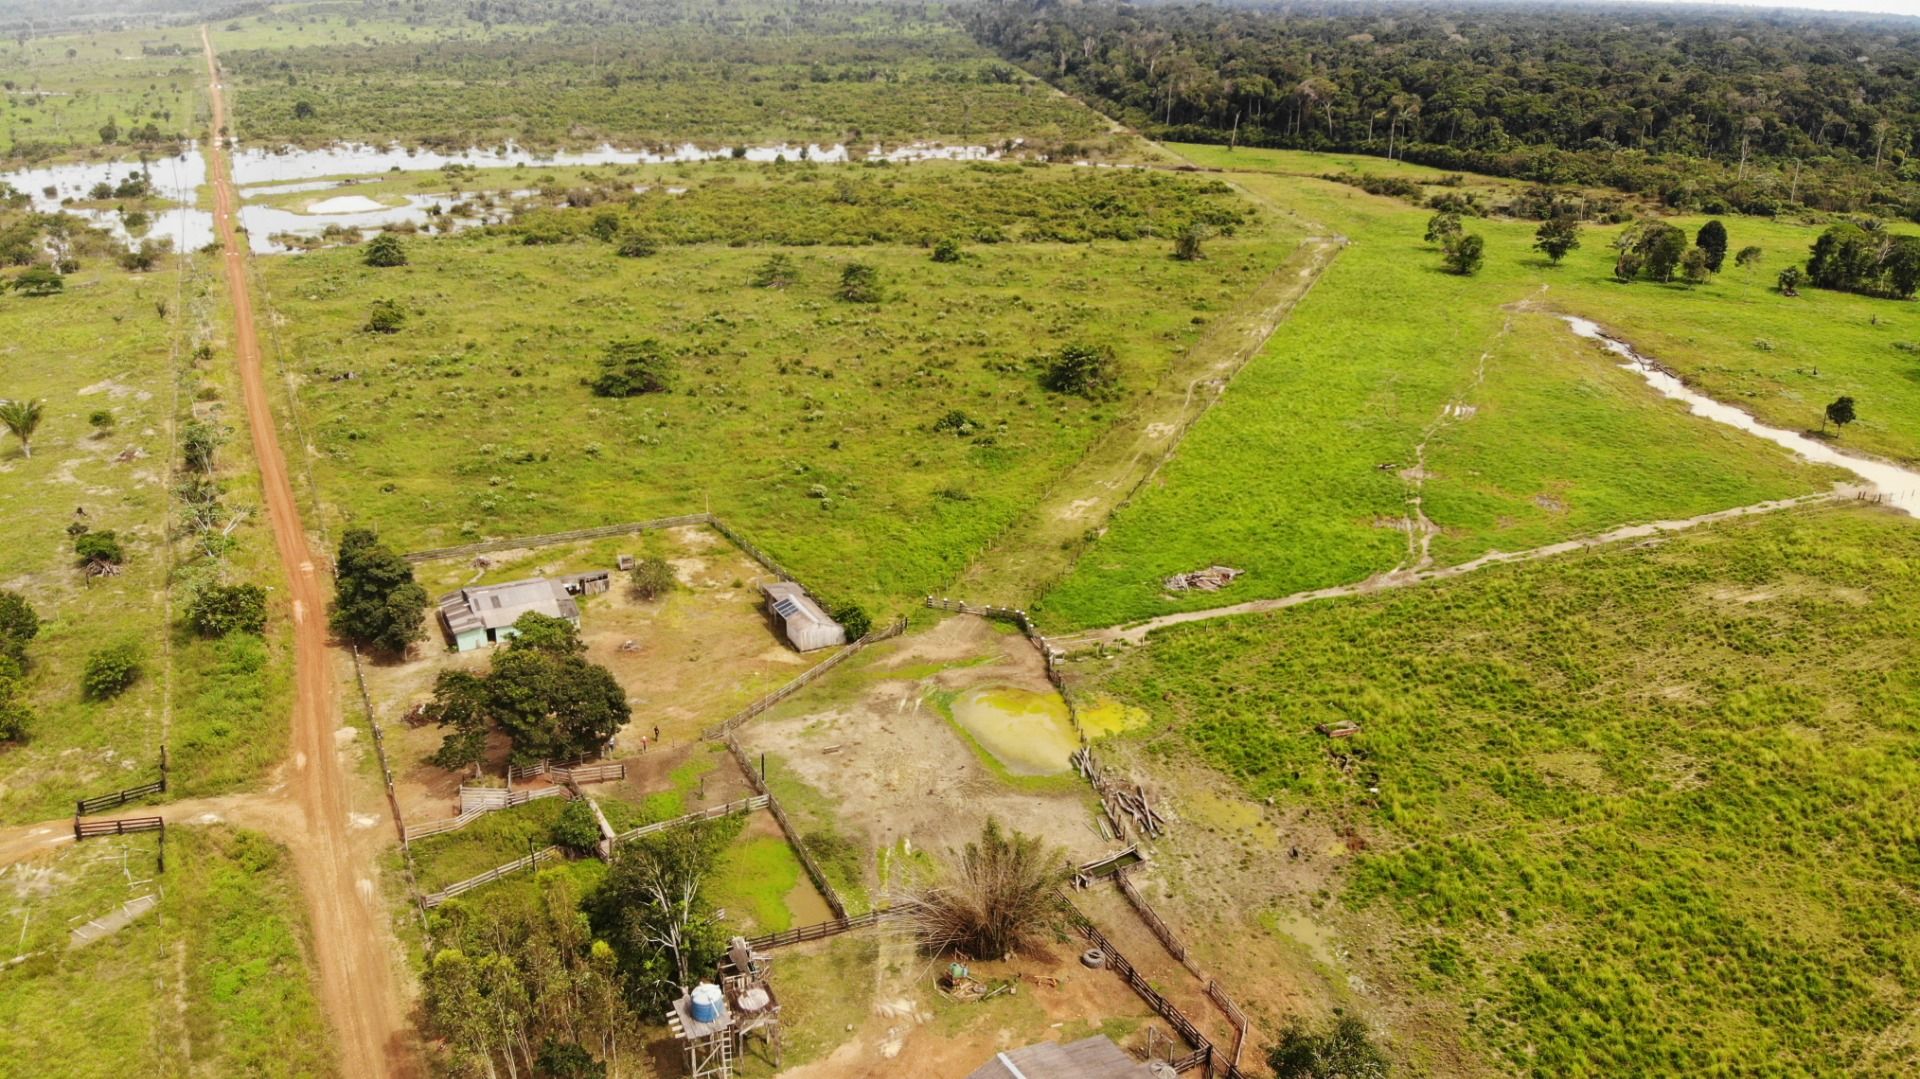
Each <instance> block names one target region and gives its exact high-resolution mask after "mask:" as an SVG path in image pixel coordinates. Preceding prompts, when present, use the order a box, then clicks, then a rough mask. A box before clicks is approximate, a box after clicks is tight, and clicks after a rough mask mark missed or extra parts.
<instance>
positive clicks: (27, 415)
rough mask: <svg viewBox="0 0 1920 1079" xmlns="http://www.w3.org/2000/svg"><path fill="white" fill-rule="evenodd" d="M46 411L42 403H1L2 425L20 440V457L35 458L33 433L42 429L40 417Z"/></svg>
mask: <svg viewBox="0 0 1920 1079" xmlns="http://www.w3.org/2000/svg"><path fill="white" fill-rule="evenodd" d="M44 411H45V402H42V401H26V400H19V401H5V402H0V425H4V426H5V427H6V429H7V430H8V431H9V432H11V433H12V434H13V437H15V438H17V439H19V440H20V455H21V456H22V457H29V458H30V457H32V456H33V433H34V432H35V431H38V430H39V429H40V417H41V415H42V414H43V412H44Z"/></svg>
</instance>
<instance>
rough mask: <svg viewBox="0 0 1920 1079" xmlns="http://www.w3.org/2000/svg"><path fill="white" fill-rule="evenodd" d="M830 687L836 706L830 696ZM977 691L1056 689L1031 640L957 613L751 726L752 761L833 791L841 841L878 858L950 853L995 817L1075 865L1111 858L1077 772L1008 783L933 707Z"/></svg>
mask: <svg viewBox="0 0 1920 1079" xmlns="http://www.w3.org/2000/svg"><path fill="white" fill-rule="evenodd" d="M832 687H838V689H839V693H838V695H837V699H836V697H830V696H827V695H826V694H827V693H828V692H829V690H830V689H831V688H832ZM979 687H1010V688H1016V689H1025V690H1030V691H1035V692H1041V691H1050V689H1051V687H1049V686H1048V684H1047V681H1046V677H1045V674H1044V673H1043V670H1042V667H1041V664H1040V657H1039V655H1038V654H1037V653H1035V652H1034V650H1033V647H1032V646H1031V645H1029V644H1028V643H1027V642H1026V640H1025V639H1024V638H1022V637H1020V636H1017V635H1010V634H1004V633H1000V632H998V631H996V630H995V628H994V627H993V626H992V625H991V624H990V623H987V622H985V621H983V620H981V619H978V618H971V617H965V616H961V617H954V618H949V619H946V620H944V621H942V622H941V623H939V624H938V625H936V626H934V627H933V628H931V629H929V630H926V631H925V632H921V633H915V634H912V635H909V636H907V637H903V638H901V639H899V640H897V641H891V642H888V643H886V644H882V645H876V646H874V647H873V648H872V649H871V650H870V651H869V652H868V653H867V654H864V655H862V656H859V657H857V658H856V659H855V660H854V661H853V662H852V663H851V664H849V665H848V666H846V667H842V668H841V669H839V670H836V671H835V672H834V675H833V678H832V679H830V680H829V682H828V684H827V685H825V686H823V687H822V689H821V690H820V691H818V692H807V693H802V694H800V695H799V696H797V697H795V698H794V699H793V700H792V701H789V702H787V703H785V704H782V705H781V706H780V707H778V708H776V709H774V710H773V711H772V712H769V713H768V714H767V715H765V716H762V717H760V718H758V719H755V720H754V721H753V722H751V723H749V724H747V725H746V726H745V727H744V728H742V729H741V732H740V740H741V743H742V745H743V746H744V747H745V748H746V749H747V751H748V752H749V753H750V754H751V753H758V752H762V751H764V752H766V753H768V754H771V755H777V757H778V758H779V760H780V761H781V762H782V764H783V766H784V767H786V768H788V769H790V770H792V771H793V772H794V773H796V775H797V778H798V779H800V780H801V781H802V782H803V783H805V784H806V785H807V786H809V787H811V788H813V789H814V790H816V791H819V792H821V793H822V794H823V795H825V798H826V800H827V802H829V803H830V804H831V807H832V812H833V814H834V816H835V818H836V824H838V825H839V827H840V830H841V832H842V834H846V835H849V836H860V837H864V839H865V840H866V844H865V845H866V846H867V847H868V848H869V849H872V850H875V851H881V850H887V849H890V848H892V849H902V848H903V847H904V850H905V852H906V853H912V852H914V851H925V852H927V853H928V854H930V855H932V856H934V857H936V858H940V857H944V856H945V854H946V852H948V851H950V850H957V849H959V848H960V847H961V846H963V845H964V844H965V843H966V842H967V841H968V840H970V839H974V838H976V837H978V836H979V834H980V829H981V827H982V826H983V825H984V824H985V823H986V820H987V818H988V817H993V818H995V819H997V820H999V821H1000V822H1001V823H1002V824H1004V825H1007V826H1008V827H1011V828H1014V829H1016V830H1018V831H1021V832H1025V833H1027V834H1029V835H1035V836H1039V837H1041V838H1042V839H1043V840H1044V841H1046V842H1047V843H1048V844H1050V845H1054V846H1058V847H1060V848H1061V849H1062V850H1063V852H1064V853H1065V855H1066V856H1067V857H1068V858H1070V859H1073V860H1075V861H1085V860H1088V859H1091V858H1094V857H1097V856H1099V855H1100V854H1102V853H1105V852H1106V851H1107V848H1108V846H1109V844H1108V843H1107V842H1106V841H1105V840H1102V839H1101V838H1100V834H1099V832H1098V831H1097V830H1096V829H1095V827H1094V824H1093V817H1092V815H1091V814H1090V813H1089V812H1088V809H1087V806H1088V800H1089V798H1090V796H1091V795H1090V792H1089V790H1088V789H1087V788H1086V787H1085V786H1084V785H1082V784H1081V783H1080V782H1079V781H1078V779H1077V777H1074V776H1073V775H1072V773H1066V774H1064V775H1062V776H1060V777H1057V778H1056V777H1050V778H1049V781H1048V782H1046V783H1044V784H1021V785H1018V786H1016V785H1012V784H1009V783H1008V782H1007V781H1006V780H1004V779H1002V778H1000V777H999V776H998V775H996V774H995V772H994V770H993V769H992V768H991V767H990V766H989V765H988V764H987V763H985V762H984V761H983V760H982V759H981V757H980V755H979V753H978V752H977V751H976V750H975V749H974V748H973V747H972V746H970V745H969V744H968V743H967V742H966V741H965V740H964V739H963V738H962V736H961V735H960V734H959V733H958V732H956V731H955V730H954V728H953V726H952V724H951V723H949V722H948V721H947V719H946V718H945V717H943V716H942V715H941V714H940V712H939V711H938V710H937V709H936V708H935V707H934V706H933V704H932V703H931V702H930V701H929V700H928V698H929V696H930V695H932V694H935V693H941V692H946V693H958V692H965V691H967V690H970V689H974V688H979ZM834 747H838V748H837V749H835V748H834Z"/></svg>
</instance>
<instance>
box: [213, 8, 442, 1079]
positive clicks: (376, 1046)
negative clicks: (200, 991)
mask: <svg viewBox="0 0 1920 1079" xmlns="http://www.w3.org/2000/svg"><path fill="white" fill-rule="evenodd" d="M200 40H201V43H202V45H203V46H204V47H205V51H206V60H207V80H208V94H209V97H210V100H211V101H212V104H213V131H214V138H213V139H212V140H210V145H209V146H208V147H207V166H208V175H209V176H210V177H211V179H212V182H213V194H214V215H213V217H214V224H215V227H216V228H217V229H218V230H219V232H218V235H219V237H220V245H221V248H222V250H223V251H224V256H223V257H224V258H225V274H226V279H227V296H228V299H229V300H231V301H232V305H233V329H234V340H233V351H234V361H235V363H237V364H238V366H239V369H240V382H241V387H242V391H243V396H244V397H245V399H246V408H247V427H248V429H249V431H250V432H251V434H252V439H253V453H254V457H255V458H256V459H257V460H258V461H259V465H260V481H261V485H262V487H263V488H264V495H265V501H266V511H267V517H268V519H269V522H270V523H271V525H272V528H273V540H274V545H275V546H276V547H277V548H278V549H279V552H280V562H281V565H282V566H284V567H285V568H286V571H287V578H288V580H287V584H288V592H289V595H290V596H291V598H292V604H293V623H294V629H293V638H294V714H293V743H292V744H293V760H292V761H291V762H289V764H290V767H289V769H288V770H287V772H286V779H287V787H288V793H289V795H290V796H291V800H292V803H293V804H294V805H297V806H298V807H299V809H300V811H301V814H302V816H303V817H304V818H305V820H304V827H303V828H300V829H298V830H297V831H296V833H295V834H294V835H292V836H289V837H287V841H288V845H289V848H290V849H291V851H292V854H293V862H294V865H295V867H296V869H297V871H298V873H299V877H300V886H301V890H302V891H303V892H304V893H305V894H306V898H307V907H308V916H309V918H310V919H311V921H312V926H313V951H314V960H315V965H316V967H317V968H318V974H319V981H320V1002H321V1006H322V1008H323V1009H324V1010H325V1012H326V1015H327V1019H328V1021H329V1023H330V1024H331V1025H332V1027H333V1031H334V1035H335V1038H336V1039H337V1041H338V1055H339V1063H340V1071H341V1074H343V1075H348V1076H353V1077H354V1079H361V1077H368V1079H374V1077H383V1076H412V1075H417V1074H420V1073H421V1072H422V1071H423V1069H422V1068H421V1066H420V1062H419V1057H418V1053H417V1041H416V1039H415V1037H414V1033H413V1030H412V1029H411V1027H410V1025H409V1023H408V1022H407V1016H406V1010H405V1008H404V1006H403V1005H402V1003H401V993H400V989H399V984H398V981H397V978H396V972H395V970H394V962H393V949H392V945H391V943H390V942H391V939H392V938H391V935H390V934H389V933H388V931H387V930H388V926H387V921H386V915H385V912H384V910H383V909H382V905H381V901H380V894H379V889H378V887H377V886H376V885H375V883H374V881H375V879H376V876H377V871H376V868H375V865H374V860H373V854H374V850H373V848H371V847H370V846H369V845H368V844H367V843H366V842H365V841H364V840H363V841H362V842H360V843H359V844H356V843H355V836H354V834H353V831H352V824H351V822H350V821H349V819H348V811H349V808H350V804H351V803H350V800H349V793H348V790H347V782H346V775H345V774H344V771H343V770H342V769H341V767H340V763H339V758H338V757H337V755H336V748H335V741H334V731H335V729H336V728H337V727H338V726H339V722H338V720H337V719H336V712H335V708H334V686H333V679H332V676H331V673H330V671H331V662H330V660H329V657H328V654H327V629H326V622H325V618H324V614H325V612H326V609H327V596H326V588H325V584H324V580H323V574H322V571H321V570H320V569H319V568H318V567H317V565H316V563H315V561H314V557H313V551H312V550H311V548H309V546H308V545H307V533H306V528H305V526H303V525H302V524H301V521H300V511H299V508H298V506H297V505H296V504H295V502H294V498H293V486H292V484H290V483H289V482H288V480H287V461H286V458H285V456H283V455H282V454H281V452H280V439H279V436H278V435H277V433H276V432H275V430H274V425H273V411H272V409H271V408H270V407H269V404H268V399H267V389H266V379H265V376H264V374H263V372H262V369H261V359H260V339H259V337H258V335H257V334H256V333H255V331H254V322H253V299H252V296H251V294H250V292H249V288H248V283H247V250H246V248H244V247H242V246H241V243H240V240H239V238H238V237H237V236H236V234H235V222H234V216H235V213H236V208H237V206H238V200H237V199H236V197H235V195H234V189H233V174H232V168H231V164H230V162H229V161H228V156H227V151H226V148H225V146H224V144H223V142H222V136H223V134H224V132H225V131H226V129H227V105H226V99H225V97H224V95H223V93H222V89H221V86H220V72H219V65H218V63H217V62H216V60H215V58H214V52H213V39H212V36H211V35H210V34H209V33H208V32H207V28H206V27H204V26H203V27H201V28H200Z"/></svg>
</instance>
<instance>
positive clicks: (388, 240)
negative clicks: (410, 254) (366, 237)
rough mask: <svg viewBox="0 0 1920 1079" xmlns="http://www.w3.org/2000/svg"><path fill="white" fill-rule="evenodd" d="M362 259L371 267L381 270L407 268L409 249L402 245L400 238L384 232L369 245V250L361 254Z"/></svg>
mask: <svg viewBox="0 0 1920 1079" xmlns="http://www.w3.org/2000/svg"><path fill="white" fill-rule="evenodd" d="M360 258H361V261H363V262H365V263H366V264H367V265H369V266H375V267H381V268H386V267H390V266H405V265H406V264H407V249H406V247H405V246H403V245H402V244H401V243H400V237H398V236H395V235H394V234H393V233H391V232H383V233H381V234H380V235H378V236H375V237H374V238H373V239H372V240H371V241H369V242H368V243H367V248H366V250H365V251H364V252H362V253H361V256H360Z"/></svg>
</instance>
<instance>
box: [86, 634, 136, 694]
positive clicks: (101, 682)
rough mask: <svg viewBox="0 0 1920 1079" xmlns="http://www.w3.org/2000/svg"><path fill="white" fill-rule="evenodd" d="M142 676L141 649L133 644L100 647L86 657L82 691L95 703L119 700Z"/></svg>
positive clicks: (128, 642) (123, 643)
mask: <svg viewBox="0 0 1920 1079" xmlns="http://www.w3.org/2000/svg"><path fill="white" fill-rule="evenodd" d="M139 677H140V649H139V648H138V647H137V646H135V645H134V644H133V642H131V641H122V642H121V643H119V644H110V645H107V646H105V647H104V648H98V649H95V650H94V651H93V653H92V654H91V655H89V656H87V665H86V667H85V669H83V670H82V671H81V673H80V688H81V690H82V691H84V692H85V693H86V695H87V696H88V697H89V698H90V699H92V700H96V701H104V700H107V699H109V698H112V697H117V696H119V695H120V694H121V693H123V692H125V691H126V688H127V687H128V686H130V685H132V684H133V683H134V680H135V679H138V678H139Z"/></svg>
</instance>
